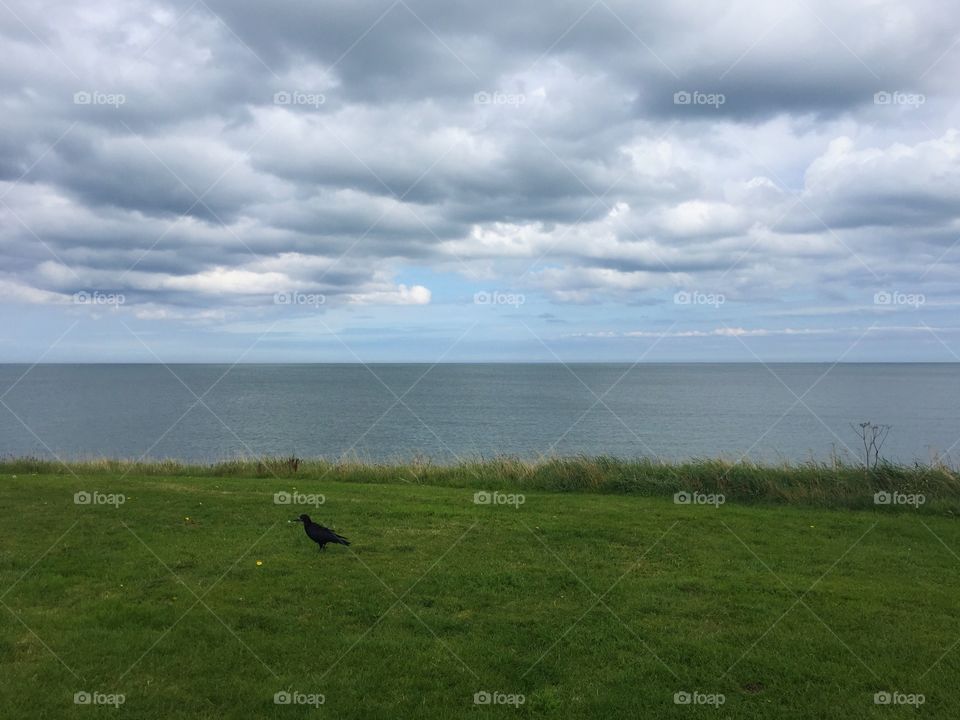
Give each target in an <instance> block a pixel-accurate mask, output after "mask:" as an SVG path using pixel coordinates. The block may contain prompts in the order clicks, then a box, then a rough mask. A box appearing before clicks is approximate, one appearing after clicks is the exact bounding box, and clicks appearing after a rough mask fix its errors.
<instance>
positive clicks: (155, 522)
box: [0, 467, 960, 720]
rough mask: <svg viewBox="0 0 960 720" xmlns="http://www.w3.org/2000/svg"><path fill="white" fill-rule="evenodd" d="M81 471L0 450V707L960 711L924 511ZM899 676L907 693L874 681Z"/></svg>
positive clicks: (954, 577)
mask: <svg viewBox="0 0 960 720" xmlns="http://www.w3.org/2000/svg"><path fill="white" fill-rule="evenodd" d="M14 469H16V468H14ZM78 476H79V477H74V476H73V475H71V474H69V473H63V472H60V473H58V474H43V473H41V474H35V475H34V474H30V473H24V472H22V471H21V472H11V471H10V467H7V468H3V469H0V600H2V606H0V618H2V621H0V717H3V718H34V717H37V718H39V717H50V718H62V717H67V718H69V717H117V718H119V717H130V718H158V719H159V718H164V719H166V718H224V717H227V718H234V717H236V718H251V717H291V718H295V717H337V718H381V717H382V718H399V717H416V718H455V717H517V718H520V717H557V718H636V717H658V718H661V717H668V718H670V717H677V718H682V717H690V716H691V715H692V714H696V715H700V716H703V717H738V718H754V717H756V718H759V717H778V718H784V717H787V718H790V717H795V718H811V717H824V718H827V717H829V718H844V719H845V720H851V719H853V718H867V717H906V716H917V715H920V716H927V717H958V716H960V685H958V684H957V682H956V677H957V673H958V672H960V645H957V642H958V640H960V618H958V599H960V592H958V589H957V588H958V579H960V557H958V554H960V524H958V523H957V521H956V520H954V519H953V518H951V517H949V516H948V515H947V514H945V513H925V514H924V513H917V512H916V511H914V510H913V509H911V508H903V509H899V510H889V509H886V508H882V509H872V508H871V509H865V510H853V509H849V508H846V509H828V508H817V507H794V506H784V505H772V504H762V503H761V504H749V505H748V504H739V503H737V502H731V501H728V502H727V503H726V504H724V505H721V506H719V507H713V506H709V505H707V506H695V505H676V504H674V503H673V502H672V499H671V498H670V497H658V496H640V495H637V494H601V493H588V492H565V493H564V492H551V491H546V490H524V495H525V501H524V502H523V504H521V505H519V506H516V507H514V506H511V505H500V504H488V505H478V504H475V503H474V502H473V499H474V498H473V493H474V488H456V487H434V486H427V485H421V484H414V483H411V484H407V483H397V482H395V483H392V484H384V483H374V482H367V483H357V482H341V481H333V482H331V481H329V480H328V479H325V480H323V481H322V482H319V481H316V480H310V479H308V478H298V477H291V478H236V477H202V478H198V477H188V476H183V477H164V476H162V475H145V474H135V473H130V474H128V475H127V476H126V477H123V478H122V479H121V478H120V473H110V472H104V471H98V472H93V471H90V472H88V473H85V472H84V470H83V468H80V469H79V471H78ZM494 487H496V486H495V485H492V484H491V485H489V488H490V489H493V488H494ZM78 491H87V492H94V491H97V492H100V493H104V494H106V493H114V494H117V493H121V494H123V495H124V496H125V497H124V502H123V503H122V504H120V505H117V506H114V505H109V504H86V505H84V504H75V502H74V493H76V492H78ZM277 491H288V492H291V493H292V492H294V491H296V492H298V493H302V494H308V493H322V494H323V496H324V499H325V502H324V503H323V504H322V505H320V506H319V507H318V508H314V507H311V506H301V505H278V504H275V502H274V495H273V494H274V493H275V492H277ZM506 492H515V490H509V491H506ZM100 499H103V498H102V497H101V498H100ZM300 512H307V513H309V514H310V515H311V516H313V517H314V519H315V520H317V521H318V522H321V523H323V524H325V525H328V526H330V527H332V528H333V529H334V530H336V531H337V532H340V533H342V534H344V535H346V536H347V537H348V538H350V540H351V541H352V542H353V544H352V546H351V547H350V548H344V547H338V546H331V547H329V548H328V549H327V551H326V552H324V553H322V554H321V553H319V552H318V551H317V549H316V546H314V545H313V544H312V543H311V542H310V541H309V540H308V539H307V538H306V536H305V535H304V533H303V530H302V527H300V526H299V525H295V524H292V523H289V522H288V521H289V520H290V519H292V518H293V517H295V516H296V515H297V514H299V513H300ZM281 691H287V692H290V693H299V695H297V700H298V701H315V702H316V703H319V699H320V698H319V697H316V696H318V695H322V696H323V701H324V702H323V704H322V705H319V704H318V705H317V706H314V705H311V704H290V705H283V706H277V705H275V703H274V696H275V693H278V692H281ZM482 691H487V692H490V693H495V692H496V693H503V694H504V696H509V695H514V696H523V697H522V700H523V702H522V704H514V705H510V704H491V705H476V704H474V695H475V693H478V692H482ZM895 691H896V692H900V693H906V694H911V693H921V694H923V696H924V703H923V704H922V705H920V706H919V708H916V707H913V706H910V705H900V706H877V705H875V703H874V694H875V693H877V692H891V693H892V692H895ZM77 692H90V693H93V692H97V693H102V695H101V696H98V699H99V700H100V701H108V700H109V697H107V696H110V695H112V694H122V695H123V696H124V702H123V704H122V705H120V706H119V707H118V708H115V707H113V706H110V705H96V704H93V705H82V704H81V705H77V704H75V703H74V694H75V693H77ZM679 692H689V693H693V692H697V693H700V695H698V696H697V697H698V700H710V699H712V700H717V701H719V698H718V697H716V696H717V695H722V696H723V700H724V702H723V704H722V705H721V706H720V707H717V706H715V705H711V704H692V705H684V704H676V703H675V694H676V693H679ZM311 696H315V697H311ZM500 697H501V699H502V698H503V696H500ZM514 699H515V700H516V701H517V702H519V700H520V698H519V697H516V698H514Z"/></svg>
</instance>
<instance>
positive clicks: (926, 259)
mask: <svg viewBox="0 0 960 720" xmlns="http://www.w3.org/2000/svg"><path fill="white" fill-rule="evenodd" d="M0 50H2V56H3V58H4V62H3V64H2V67H0V102H2V111H0V128H2V132H0V361H8V362H10V361H12V362H34V361H37V360H41V359H42V360H43V361H101V360H103V361H127V360H128V361H133V362H151V361H157V360H162V361H164V362H174V361H191V360H193V361H220V362H235V361H238V360H239V361H243V362H247V361H276V362H309V361H317V362H321V361H347V362H353V361H357V360H362V361H365V362H366V361H390V360H398V361H404V360H411V361H424V362H434V361H438V360H440V361H467V360H493V361H506V360H525V361H556V360H563V361H587V360H601V361H605V360H619V361H636V360H639V359H643V360H650V361H657V360H700V361H710V360H732V361H755V360H757V359H763V360H818V361H836V360H928V361H957V360H958V359H960V358H958V355H960V319H958V312H957V310H958V304H960V286H958V282H957V280H958V270H960V246H958V241H960V132H958V128H960V103H958V100H960V85H958V84H957V82H956V78H957V77H958V70H960V13H957V12H956V7H955V6H954V5H953V3H951V2H948V1H946V0H944V1H943V2H938V1H936V0H862V1H860V2H857V1H855V0H784V2H773V3H771V2H761V1H760V0H755V1H753V2H736V1H734V2H730V1H729V0H725V1H723V2H712V1H710V0H706V1H705V0H689V1H687V0H670V1H669V2H636V1H632V2H627V1H622V2H621V1H620V0H597V1H596V2H589V1H588V0H576V1H571V2H562V1H557V2H549V3H548V2H544V1H543V0H540V1H539V2H529V1H526V0H511V1H510V2H492V3H478V2H450V1H449V0H395V1H391V0H349V1H348V0H340V1H336V2H332V1H318V0H281V1H280V2H270V3H265V2H253V1H252V0H196V1H195V2H191V1H190V0H174V1H172V2H151V1H149V0H147V1H141V0H125V1H124V2H117V1H114V2H103V1H102V0H89V1H85V2H82V3H76V2H45V1H37V0H29V1H28V0H0Z"/></svg>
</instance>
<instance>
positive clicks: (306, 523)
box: [295, 515, 350, 550]
mask: <svg viewBox="0 0 960 720" xmlns="http://www.w3.org/2000/svg"><path fill="white" fill-rule="evenodd" d="M295 522H302V523H303V529H304V531H305V532H306V533H307V537H308V538H310V539H311V540H313V541H314V542H315V543H316V544H317V545H319V546H320V549H321V550H326V549H327V543H334V544H335V545H349V544H350V541H349V540H347V539H346V538H345V537H341V536H340V535H337V534H336V533H335V532H334V531H333V530H331V529H330V528H325V527H324V526H323V525H317V524H316V523H315V522H314V521H313V520H311V519H310V516H309V515H301V516H300V517H298V518H297V519H296V521H295Z"/></svg>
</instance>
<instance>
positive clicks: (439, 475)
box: [0, 456, 960, 514]
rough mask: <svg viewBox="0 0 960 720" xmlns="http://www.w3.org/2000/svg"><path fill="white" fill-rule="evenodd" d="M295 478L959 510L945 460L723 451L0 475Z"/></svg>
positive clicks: (105, 465)
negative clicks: (909, 502) (866, 461)
mask: <svg viewBox="0 0 960 720" xmlns="http://www.w3.org/2000/svg"><path fill="white" fill-rule="evenodd" d="M18 474H25V475H30V474H36V475H77V476H80V477H90V476H92V477H103V478H111V477H112V478H118V477H121V476H123V477H130V478H138V477H191V478H219V477H231V478H244V477H250V478H277V479H279V480H288V479H292V478H296V479H297V480H298V481H300V482H313V483H320V484H322V483H323V482H324V481H338V482H352V483H410V484H415V485H438V486H445V487H463V488H476V489H481V488H482V489H502V490H514V491H522V490H547V491H558V492H600V493H619V494H637V495H645V496H668V495H672V494H673V493H676V492H678V491H689V492H702V493H722V494H723V495H724V496H725V497H726V499H727V501H731V500H732V501H738V502H765V503H776V504H802V505H816V506H824V507H845V508H866V507H873V506H874V494H875V493H877V492H881V491H886V492H898V493H904V494H912V495H918V494H919V495H923V496H924V499H925V503H924V505H923V506H922V508H921V509H924V510H927V511H931V510H932V511H936V512H947V513H950V514H957V513H960V474H958V472H957V470H956V469H955V468H951V467H949V466H947V465H945V464H935V465H922V464H919V463H917V464H914V465H909V466H907V465H895V464H891V463H880V464H879V465H878V466H877V467H876V468H872V469H869V470H867V469H865V468H864V467H863V466H858V465H853V464H849V463H844V462H842V461H841V460H839V459H834V460H833V461H831V462H827V463H822V462H813V461H810V462H804V463H798V464H788V463H783V464H779V465H758V464H755V463H752V462H745V461H741V462H733V461H729V460H723V459H712V460H711V459H699V460H691V461H687V462H678V463H667V462H660V461H655V460H650V459H646V458H637V459H620V458H613V457H606V456H598V457H586V456H578V457H563V458H548V459H543V460H538V461H528V460H521V459H518V458H513V457H495V458H491V459H482V458H481V459H476V460H469V461H465V462H461V463H457V464H455V465H441V464H435V463H432V462H430V461H429V460H427V459H422V458H418V459H415V460H413V461H410V462H406V463H368V462H360V461H352V460H351V461H345V460H343V461H329V460H323V459H312V460H311V459H305V460H304V459H300V458H295V457H289V458H278V457H265V458H255V459H246V458H238V459H234V460H227V461H222V462H214V463H208V464H193V463H186V462H181V461H178V460H150V461H133V460H116V459H105V458H104V459H95V460H84V461H76V462H69V463H62V462H59V461H56V460H48V459H41V458H6V459H0V476H3V475H18Z"/></svg>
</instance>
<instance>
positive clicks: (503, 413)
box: [0, 364, 960, 462]
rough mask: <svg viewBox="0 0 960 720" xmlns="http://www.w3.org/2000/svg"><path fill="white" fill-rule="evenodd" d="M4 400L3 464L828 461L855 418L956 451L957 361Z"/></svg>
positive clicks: (852, 443)
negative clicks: (92, 460)
mask: <svg viewBox="0 0 960 720" xmlns="http://www.w3.org/2000/svg"><path fill="white" fill-rule="evenodd" d="M28 370H29V371H28ZM24 373H26V374H24ZM21 376H22V377H21ZM18 379H19V381H18ZM11 386H13V387H12V389H9V390H8V388H11ZM3 393H6V394H5V395H4V394H3ZM0 395H2V402H3V403H4V404H5V405H6V406H7V407H4V405H0V454H3V455H18V456H19V455H38V456H52V455H53V454H56V455H59V456H60V457H62V458H64V459H67V458H82V457H91V456H113V457H127V458H139V457H141V456H146V457H152V458H161V457H175V458H182V459H189V460H213V459H220V458H225V457H235V456H242V455H246V456H249V455H258V454H270V455H277V454H286V453H296V454H297V455H300V456H309V457H316V456H323V457H327V458H337V457H341V456H345V455H346V456H351V457H357V458H361V459H369V460H403V459H409V458H411V457H413V456H415V455H422V456H428V457H430V458H433V459H434V460H436V461H437V462H451V461H455V460H456V459H457V458H476V457H478V456H486V457H489V456H493V455H498V454H500V455H504V454H506V455H515V456H521V457H525V458H535V457H539V456H541V455H571V454H579V453H586V454H589V455H597V454H608V455H616V456H622V457H634V456H640V455H646V456H658V457H661V458H665V459H684V458H692V457H708V456H709V457H715V456H726V457H730V458H739V457H740V456H741V455H742V454H744V453H746V454H749V455H750V456H751V457H753V458H755V459H761V460H768V461H775V460H782V459H786V460H804V459H809V458H811V457H813V458H818V459H825V458H828V457H829V456H830V454H831V453H832V452H839V453H850V452H856V451H857V450H858V446H857V442H858V439H857V437H856V435H855V434H854V432H853V430H852V429H851V428H850V423H856V422H860V421H863V420H872V421H874V422H877V423H888V424H890V425H892V426H893V429H892V432H891V434H890V437H889V440H888V441H887V444H886V446H885V448H884V455H885V456H886V457H888V458H889V459H891V460H899V461H908V462H909V461H913V460H914V459H919V460H921V461H928V460H929V459H930V457H931V452H933V451H937V452H940V453H946V454H949V456H950V457H952V458H954V459H956V458H957V457H960V364H929V365H921V364H841V365H837V366H835V367H832V368H831V366H830V365H826V364H824V365H818V364H775V365H770V366H768V367H767V366H763V365H759V364H757V365H753V364H720V365H709V364H688V365H683V364H679V365H666V364H665V365H657V364H649V365H638V366H636V367H633V368H631V367H630V366H629V365H617V364H595V365H592V364H591V365H587V364H577V365H571V366H569V367H565V366H563V365H537V364H525V365H502V364H483V365H437V366H434V367H431V366H429V365H412V364H411V365H406V364H405V365H371V366H370V367H369V369H368V368H365V367H363V366H362V365H238V366H235V367H230V366H228V365H172V366H170V367H169V369H168V368H166V367H164V366H161V365H38V366H36V367H34V368H32V369H29V366H26V365H0ZM198 397H199V398H200V400H199V401H198ZM598 398H599V400H598ZM798 398H799V400H798Z"/></svg>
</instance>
